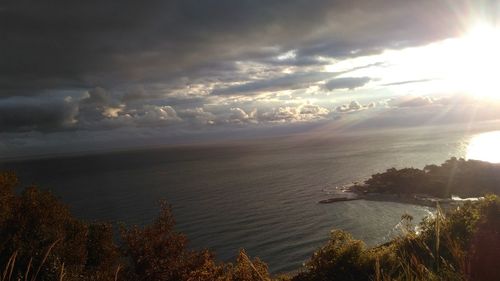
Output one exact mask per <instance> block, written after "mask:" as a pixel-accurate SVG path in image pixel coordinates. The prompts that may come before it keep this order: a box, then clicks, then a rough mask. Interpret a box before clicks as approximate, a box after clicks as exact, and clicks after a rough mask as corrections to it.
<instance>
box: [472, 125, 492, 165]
mask: <svg viewBox="0 0 500 281" xmlns="http://www.w3.org/2000/svg"><path fill="white" fill-rule="evenodd" d="M499 144H500V131H495V132H488V133H483V134H479V135H476V136H474V137H472V139H471V141H470V143H469V145H468V147H467V159H474V160H481V161H487V162H491V163H500V146H499Z"/></svg>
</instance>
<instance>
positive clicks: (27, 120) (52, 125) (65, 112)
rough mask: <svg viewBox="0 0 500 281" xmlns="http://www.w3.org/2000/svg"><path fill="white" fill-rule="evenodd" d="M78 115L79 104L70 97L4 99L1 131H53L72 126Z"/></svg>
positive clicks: (0, 118) (1, 106)
mask: <svg viewBox="0 0 500 281" xmlns="http://www.w3.org/2000/svg"><path fill="white" fill-rule="evenodd" d="M77 115H78V105H77V103H75V102H73V101H72V100H71V99H70V98H67V99H54V98H46V99H44V100H39V99H34V98H26V97H20V98H8V99H2V100H0V132H9V131H29V130H40V131H52V130H61V129H63V128H71V127H72V126H73V125H74V124H75V123H76V122H77V121H76V116H77Z"/></svg>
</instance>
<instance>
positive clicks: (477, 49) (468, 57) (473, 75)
mask: <svg viewBox="0 0 500 281" xmlns="http://www.w3.org/2000/svg"><path fill="white" fill-rule="evenodd" d="M457 48H459V49H458V50H457V51H458V52H459V53H458V57H457V58H456V59H457V60H458V65H456V67H457V69H455V70H452V73H453V72H455V74H458V75H457V76H456V77H454V78H455V79H456V81H457V82H458V83H460V84H462V85H463V86H464V90H466V91H467V92H469V93H470V94H473V95H475V96H480V97H497V98H498V97H500V86H499V84H498V72H499V70H500V53H499V52H500V29H499V28H497V27H494V26H491V25H486V24H480V25H476V26H474V27H473V28H472V29H471V30H470V31H469V32H468V33H467V34H466V35H465V36H463V37H462V38H461V39H460V42H459V45H458V46H457ZM460 66H461V68H460Z"/></svg>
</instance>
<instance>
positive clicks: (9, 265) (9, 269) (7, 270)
mask: <svg viewBox="0 0 500 281" xmlns="http://www.w3.org/2000/svg"><path fill="white" fill-rule="evenodd" d="M16 257H17V251H15V252H14V253H13V254H12V255H11V256H10V258H9V261H8V262H7V265H6V266H5V270H4V272H3V274H2V281H7V280H10V279H11V277H12V271H13V270H14V264H15V263H16ZM7 277H8V278H7Z"/></svg>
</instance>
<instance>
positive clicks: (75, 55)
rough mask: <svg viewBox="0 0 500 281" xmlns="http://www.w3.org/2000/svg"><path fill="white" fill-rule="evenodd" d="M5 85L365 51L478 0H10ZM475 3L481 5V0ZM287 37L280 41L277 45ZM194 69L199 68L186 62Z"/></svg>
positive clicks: (157, 74)
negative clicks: (283, 56) (275, 56)
mask: <svg viewBox="0 0 500 281" xmlns="http://www.w3.org/2000/svg"><path fill="white" fill-rule="evenodd" d="M0 5H1V6H0V34H2V44H1V45H0V54H1V55H0V83H1V88H0V94H1V95H3V96H8V95H11V94H12V93H13V92H16V93H23V94H30V93H31V94H33V93H37V92H38V91H40V90H42V89H51V88H61V87H64V88H67V87H73V88H74V87H84V88H85V87H95V86H103V87H106V88H109V87H114V86H116V85H117V84H120V83H125V82H127V83H133V82H143V83H144V82H148V81H152V80H155V81H167V80H169V79H172V78H173V77H178V76H179V75H181V76H182V75H188V76H190V75H192V74H193V73H195V72H196V68H197V66H202V65H205V64H207V63H214V62H221V61H235V60H263V59H265V58H269V57H270V55H271V54H273V53H274V54H277V52H279V51H283V52H285V51H288V50H296V52H297V56H296V58H295V59H294V61H295V63H296V64H298V65H303V64H310V63H315V62H316V60H315V57H316V56H327V57H338V56H346V55H350V56H353V55H359V54H363V53H367V52H373V51H377V50H382V49H384V48H398V47H402V46H407V45H412V44H422V43H425V42H429V41H432V40H435V39H439V38H443V37H448V36H452V35H454V34H456V32H457V29H458V27H459V24H460V23H461V20H462V19H461V18H460V17H459V16H460V15H461V14H463V13H461V12H465V11H467V12H469V13H470V11H471V7H470V6H471V4H470V1H465V0H464V1H453V2H450V1H446V0H442V1H430V0H429V1H412V2H408V1H396V0H384V1H368V0H356V1H320V0H309V1H301V0H292V1H286V2H283V1H269V0H266V1H264V0H256V1H231V0H219V1H215V0H214V1H210V0H207V1H190V0H178V1H148V2H147V3H143V2H137V1H133V0H126V1H119V2H114V1H97V0H91V1H79V2H77V3H69V2H67V1H62V0H60V1H57V0H53V1H50V4H46V3H41V2H39V1H23V0H16V1H3V2H2V3H1V4H0ZM472 8H473V7H472ZM272 46H277V48H275V49H272V50H271V51H262V52H258V51H257V52H256V50H259V49H262V50H269V49H266V48H268V47H272ZM187 70H189V72H186V71H187Z"/></svg>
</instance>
